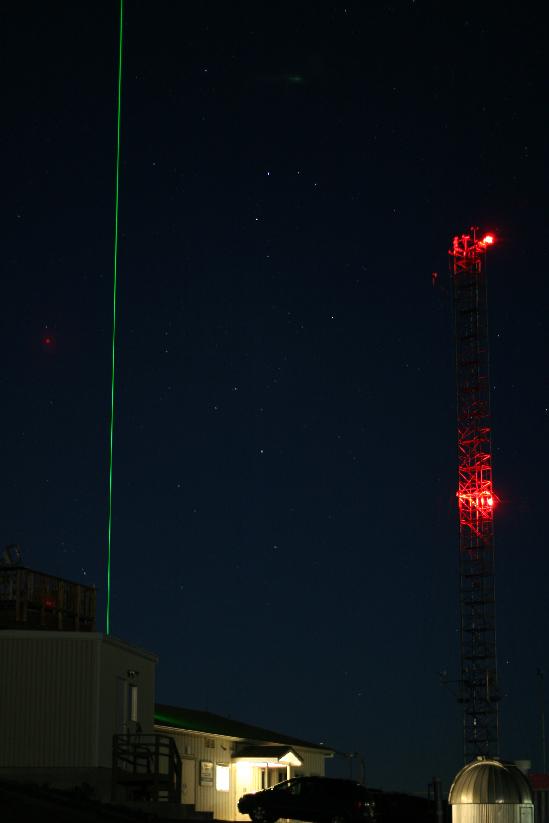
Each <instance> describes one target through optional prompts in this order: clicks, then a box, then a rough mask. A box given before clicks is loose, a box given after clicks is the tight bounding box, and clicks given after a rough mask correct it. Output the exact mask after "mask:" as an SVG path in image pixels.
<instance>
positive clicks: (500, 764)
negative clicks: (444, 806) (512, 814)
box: [448, 757, 532, 805]
mask: <svg viewBox="0 0 549 823" xmlns="http://www.w3.org/2000/svg"><path fill="white" fill-rule="evenodd" d="M448 802H449V803H450V804H451V805H459V804H464V803H479V804H484V803H498V804H499V803H512V804H521V803H532V791H531V789H530V784H529V783H528V779H527V778H526V776H525V775H524V774H523V773H522V772H521V770H520V769H519V768H518V767H517V766H515V764H514V763H506V762H504V761H502V760H496V759H490V758H485V757H477V759H476V760H473V762H472V763H468V764H467V765H466V766H464V767H463V769H462V770H461V771H460V772H458V774H457V775H456V777H455V779H454V782H453V784H452V787H451V788H450V794H449V796H448Z"/></svg>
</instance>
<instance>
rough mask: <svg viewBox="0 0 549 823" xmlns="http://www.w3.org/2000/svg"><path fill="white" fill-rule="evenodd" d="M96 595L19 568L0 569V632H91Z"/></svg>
mask: <svg viewBox="0 0 549 823" xmlns="http://www.w3.org/2000/svg"><path fill="white" fill-rule="evenodd" d="M95 608H96V592H95V589H94V588H93V587H92V586H82V585H81V584H80V583H73V582H71V581H70V580H64V579H63V578H60V577H52V576H51V575H49V574H43V573H42V572H35V571H32V570H31V569H26V568H24V567H22V566H15V567H1V566H0V628H1V629H49V630H59V631H94V630H95Z"/></svg>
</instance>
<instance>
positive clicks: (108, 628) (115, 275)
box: [106, 0, 124, 635]
mask: <svg viewBox="0 0 549 823" xmlns="http://www.w3.org/2000/svg"><path fill="white" fill-rule="evenodd" d="M123 25H124V0H120V41H119V44H118V112H117V122H116V175H115V180H116V182H115V195H114V266H113V291H112V370H111V421H110V444H109V525H108V537H107V619H106V633H107V635H109V634H110V633H111V537H112V447H113V437H114V366H115V350H116V284H117V280H118V194H119V189H120V103H121V99H122V35H123V31H124V29H123Z"/></svg>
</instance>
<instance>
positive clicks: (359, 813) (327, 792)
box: [238, 777, 374, 823]
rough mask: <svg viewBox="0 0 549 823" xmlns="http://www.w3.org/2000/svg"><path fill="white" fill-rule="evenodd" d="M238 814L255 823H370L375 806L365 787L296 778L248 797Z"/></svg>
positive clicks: (331, 780) (352, 782)
mask: <svg viewBox="0 0 549 823" xmlns="http://www.w3.org/2000/svg"><path fill="white" fill-rule="evenodd" d="M238 811H239V812H241V814H249V815H250V817H251V819H252V820H253V821H254V823H274V821H275V820H278V818H279V817H288V818H293V819H294V820H307V821H311V823H367V821H373V819H374V804H373V801H372V797H371V794H370V792H369V791H368V789H367V788H366V786H363V785H362V783H355V782H354V781H352V780H337V779H335V778H331V777H294V778H293V779H292V780H285V781H284V782H283V783H277V785H276V786H272V787H271V788H270V789H264V790H263V791H261V792H256V793H255V794H245V795H244V797H241V798H240V800H239V801H238Z"/></svg>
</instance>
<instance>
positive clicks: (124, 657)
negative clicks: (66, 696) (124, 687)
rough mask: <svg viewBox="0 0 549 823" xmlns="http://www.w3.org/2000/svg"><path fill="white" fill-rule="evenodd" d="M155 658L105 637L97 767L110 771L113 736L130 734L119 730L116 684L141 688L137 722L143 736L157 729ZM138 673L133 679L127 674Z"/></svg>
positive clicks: (103, 643) (100, 679)
mask: <svg viewBox="0 0 549 823" xmlns="http://www.w3.org/2000/svg"><path fill="white" fill-rule="evenodd" d="M155 666H156V658H154V657H153V656H152V655H149V654H148V653H147V652H144V651H142V650H140V649H137V648H134V647H132V646H129V645H128V644H126V643H123V642H122V641H119V640H117V639H116V638H111V637H105V638H103V642H102V644H101V663H100V674H99V678H98V687H97V688H98V700H99V705H100V722H99V729H98V765H99V766H105V767H106V768H110V765H111V762H112V736H113V734H120V733H122V732H124V731H129V730H130V729H129V728H126V729H122V728H117V717H116V704H117V681H118V680H121V681H124V683H126V684H128V683H132V684H133V685H136V686H138V689H139V695H138V719H139V723H140V725H141V730H142V732H143V733H144V734H152V732H153V728H154V680H155ZM130 671H133V672H135V677H133V678H131V677H130V676H129V675H128V672H130Z"/></svg>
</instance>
